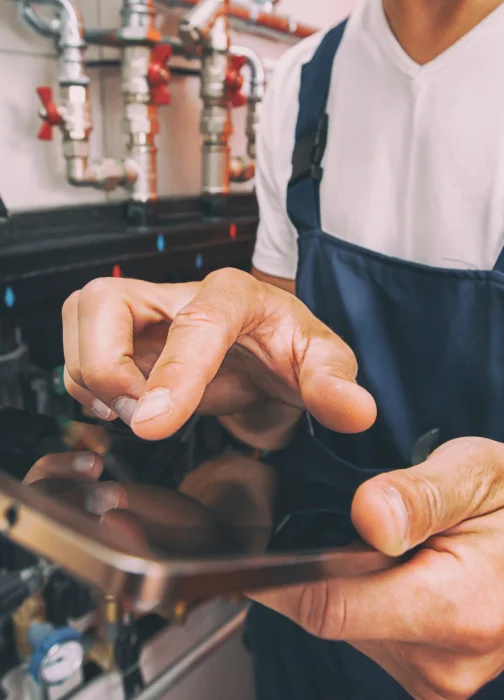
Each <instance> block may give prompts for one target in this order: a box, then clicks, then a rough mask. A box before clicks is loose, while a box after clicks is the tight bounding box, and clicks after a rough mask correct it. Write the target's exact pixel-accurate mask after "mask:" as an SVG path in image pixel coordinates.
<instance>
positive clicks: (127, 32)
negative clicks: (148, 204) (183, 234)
mask: <svg viewBox="0 0 504 700" xmlns="http://www.w3.org/2000/svg"><path fill="white" fill-rule="evenodd" d="M43 4H51V5H54V6H56V7H57V8H58V10H59V19H58V20H56V21H55V22H53V23H50V24H49V23H48V24H44V21H43V20H42V19H41V18H40V17H39V16H38V15H37V13H36V12H35V11H34V10H33V8H32V6H31V5H30V0H20V8H21V15H22V17H23V18H24V19H25V20H26V22H27V23H28V24H29V25H30V26H31V27H32V28H34V29H36V31H38V32H40V33H42V34H44V35H45V36H54V35H56V37H57V47H58V54H59V63H60V74H59V85H60V100H59V101H58V103H57V104H56V103H55V102H54V101H53V97H52V90H51V88H49V87H42V88H39V89H38V93H39V97H40V99H41V101H42V110H41V117H42V119H43V121H44V123H43V125H42V128H41V129H40V131H39V138H40V139H45V140H50V139H51V138H52V134H53V127H58V128H59V129H60V130H61V132H62V134H63V153H64V156H65V158H66V162H67V179H68V181H69V182H70V184H72V185H75V186H92V187H95V188H99V189H104V190H113V189H115V188H116V187H119V186H121V187H124V188H125V189H126V190H128V191H129V192H130V193H131V196H132V198H133V199H134V200H138V201H148V200H153V199H155V198H156V197H157V167H156V146H155V137H156V135H157V133H158V132H159V121H158V108H159V107H160V106H162V105H166V104H169V102H170V93H169V91H168V87H167V85H168V82H169V79H170V73H169V71H168V68H167V63H168V60H169V58H170V56H171V48H170V46H164V45H162V44H161V43H160V42H161V38H162V37H161V35H160V33H159V32H158V31H157V29H156V25H155V20H156V13H155V9H154V1H153V0H124V3H123V8H122V12H121V16H122V23H121V28H120V29H119V30H118V31H117V32H116V39H117V43H118V44H119V45H120V46H121V47H122V92H123V98H124V115H123V128H124V131H125V133H126V135H127V157H126V158H125V159H124V160H123V161H117V160H113V159H111V158H104V159H103V160H101V161H99V162H97V163H90V162H89V153H90V144H89V139H90V134H91V131H92V121H91V108H90V101H89V78H88V76H87V75H86V70H85V51H86V48H87V44H86V41H85V30H84V27H83V24H82V20H81V16H80V13H79V11H78V9H77V8H76V6H75V5H74V2H73V0H45V2H44V3H43Z"/></svg>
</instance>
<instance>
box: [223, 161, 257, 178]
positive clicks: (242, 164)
mask: <svg viewBox="0 0 504 700" xmlns="http://www.w3.org/2000/svg"><path fill="white" fill-rule="evenodd" d="M254 176H255V163H251V162H249V161H247V160H245V158H242V157H241V156H235V157H233V158H231V163H230V166H229V178H230V180H231V182H249V181H250V180H252V179H253V177H254Z"/></svg>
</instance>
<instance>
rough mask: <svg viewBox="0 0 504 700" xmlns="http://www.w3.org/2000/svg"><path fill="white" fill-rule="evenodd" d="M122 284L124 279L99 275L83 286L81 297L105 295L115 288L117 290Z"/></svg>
mask: <svg viewBox="0 0 504 700" xmlns="http://www.w3.org/2000/svg"><path fill="white" fill-rule="evenodd" d="M120 284H122V280H120V279H114V278H113V277H97V278H96V279H94V280H91V282H88V283H87V284H86V286H85V287H83V288H82V291H81V293H80V298H81V299H82V298H85V299H87V298H94V297H95V296H98V297H103V296H105V295H108V294H110V293H111V292H112V291H113V290H114V291H115V290H116V289H117V288H118V286H119V285H120Z"/></svg>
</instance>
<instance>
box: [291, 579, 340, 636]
mask: <svg viewBox="0 0 504 700" xmlns="http://www.w3.org/2000/svg"><path fill="white" fill-rule="evenodd" d="M296 619H297V620H298V621H299V624H300V626H301V627H302V628H303V629H305V630H306V631H307V632H308V633H309V634H312V635H313V636H315V637H319V638H321V639H341V638H342V636H343V634H344V628H345V620H346V601H345V599H344V598H343V597H342V596H340V595H337V594H335V591H334V590H332V588H331V586H330V582H329V581H321V582H319V583H316V584H307V585H305V586H303V589H302V592H301V595H300V596H299V602H298V610H297V618H296Z"/></svg>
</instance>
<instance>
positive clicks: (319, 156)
mask: <svg viewBox="0 0 504 700" xmlns="http://www.w3.org/2000/svg"><path fill="white" fill-rule="evenodd" d="M328 134H329V115H328V114H327V112H324V114H323V115H322V117H321V119H320V121H319V123H318V126H317V131H316V132H315V141H314V144H313V150H312V154H311V168H310V171H311V176H312V177H313V179H314V180H317V181H318V182H320V181H321V180H322V175H323V172H324V171H323V168H322V160H323V158H324V153H325V150H326V148H327V138H328Z"/></svg>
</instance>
